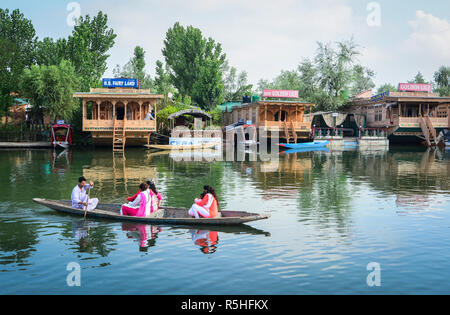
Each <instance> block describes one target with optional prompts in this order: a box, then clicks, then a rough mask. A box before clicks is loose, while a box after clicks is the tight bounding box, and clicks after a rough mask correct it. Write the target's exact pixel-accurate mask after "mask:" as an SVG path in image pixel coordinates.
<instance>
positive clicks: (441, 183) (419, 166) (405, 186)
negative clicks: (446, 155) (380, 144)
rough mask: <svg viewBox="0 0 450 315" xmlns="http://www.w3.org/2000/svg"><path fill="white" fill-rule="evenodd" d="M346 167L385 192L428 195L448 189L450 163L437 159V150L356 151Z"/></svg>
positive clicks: (357, 177)
mask: <svg viewBox="0 0 450 315" xmlns="http://www.w3.org/2000/svg"><path fill="white" fill-rule="evenodd" d="M347 170H348V172H349V173H351V175H352V177H353V178H354V179H359V180H363V181H364V182H367V183H369V184H370V185H371V186H372V187H373V188H375V189H377V190H380V191H383V192H386V193H395V194H397V195H403V194H406V195H411V194H412V195H414V194H423V195H427V194H429V193H431V192H432V193H433V194H434V193H436V192H439V191H443V192H444V193H445V192H448V190H449V186H448V178H449V177H450V164H449V162H448V160H445V159H442V160H440V159H438V155H437V151H436V150H426V151H425V152H423V151H420V152H414V151H413V152H411V151H409V152H405V151H392V152H391V151H390V152H384V153H367V152H366V153H364V152H359V153H358V155H357V157H356V159H355V160H354V163H352V164H349V165H347Z"/></svg>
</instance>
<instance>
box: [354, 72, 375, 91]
mask: <svg viewBox="0 0 450 315" xmlns="http://www.w3.org/2000/svg"><path fill="white" fill-rule="evenodd" d="M374 76H375V72H374V71H373V70H371V69H369V68H365V67H363V66H361V65H355V66H354V67H353V78H352V79H353V85H352V89H351V94H352V95H356V94H359V93H361V92H364V91H367V90H372V89H373V88H374V87H375V83H374V82H373V80H372V78H373V77H374Z"/></svg>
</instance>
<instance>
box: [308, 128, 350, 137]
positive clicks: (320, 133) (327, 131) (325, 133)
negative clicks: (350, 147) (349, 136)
mask: <svg viewBox="0 0 450 315" xmlns="http://www.w3.org/2000/svg"><path fill="white" fill-rule="evenodd" d="M312 136H313V138H327V137H341V138H343V137H344V128H318V127H313V128H312Z"/></svg>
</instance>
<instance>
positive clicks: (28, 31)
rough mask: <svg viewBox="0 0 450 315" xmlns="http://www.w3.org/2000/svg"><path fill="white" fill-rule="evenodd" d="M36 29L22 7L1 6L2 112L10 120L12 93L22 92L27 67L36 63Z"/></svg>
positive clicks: (0, 100)
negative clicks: (21, 78)
mask: <svg viewBox="0 0 450 315" xmlns="http://www.w3.org/2000/svg"><path fill="white" fill-rule="evenodd" d="M35 45H36V32H35V30H34V27H33V24H32V23H31V21H30V20H28V19H26V18H25V17H24V15H23V14H22V13H21V12H20V11H19V10H14V11H12V12H10V11H9V10H8V9H0V115H1V116H6V123H7V122H8V114H9V107H10V106H11V105H12V103H13V98H12V97H11V92H18V90H19V77H20V74H21V73H22V71H23V69H27V68H29V67H30V66H31V65H32V64H33V60H34V50H35Z"/></svg>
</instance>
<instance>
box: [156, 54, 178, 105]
mask: <svg viewBox="0 0 450 315" xmlns="http://www.w3.org/2000/svg"><path fill="white" fill-rule="evenodd" d="M155 71H156V76H155V81H154V85H155V88H156V91H157V93H160V94H163V95H164V105H167V103H168V99H169V93H172V94H173V93H174V92H175V88H174V87H173V85H172V83H171V79H170V72H169V71H170V70H169V67H168V66H167V64H166V65H163V63H162V62H161V61H160V60H157V61H156V70H155Z"/></svg>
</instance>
